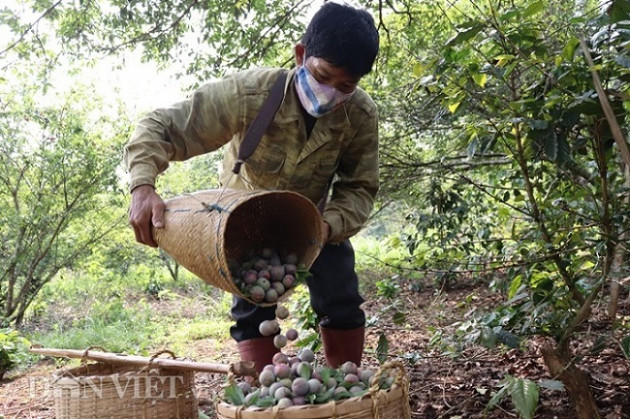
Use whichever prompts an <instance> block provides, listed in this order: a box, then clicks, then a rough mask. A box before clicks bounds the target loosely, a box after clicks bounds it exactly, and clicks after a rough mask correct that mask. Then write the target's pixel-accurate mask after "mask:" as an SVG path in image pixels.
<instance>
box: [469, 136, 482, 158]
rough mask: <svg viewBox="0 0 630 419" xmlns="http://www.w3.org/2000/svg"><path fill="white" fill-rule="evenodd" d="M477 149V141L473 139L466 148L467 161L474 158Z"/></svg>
mask: <svg viewBox="0 0 630 419" xmlns="http://www.w3.org/2000/svg"><path fill="white" fill-rule="evenodd" d="M477 147H479V141H478V140H477V139H476V138H475V139H474V140H472V141H471V142H470V144H468V148H467V150H466V151H467V153H466V154H467V155H468V158H469V159H471V158H473V157H475V154H477Z"/></svg>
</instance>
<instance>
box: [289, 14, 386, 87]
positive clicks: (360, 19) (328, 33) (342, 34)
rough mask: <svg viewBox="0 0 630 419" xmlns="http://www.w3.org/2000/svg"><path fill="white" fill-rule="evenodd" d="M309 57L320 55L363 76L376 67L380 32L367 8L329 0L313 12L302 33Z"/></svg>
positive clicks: (336, 65) (319, 56) (337, 65)
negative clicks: (375, 61)
mask: <svg viewBox="0 0 630 419" xmlns="http://www.w3.org/2000/svg"><path fill="white" fill-rule="evenodd" d="M302 43H303V44H304V46H305V48H306V57H304V58H305V59H306V58H307V57H311V56H312V57H317V58H322V59H324V60H326V61H328V62H329V63H330V64H332V65H333V66H335V67H340V68H343V69H345V70H346V71H347V72H348V73H350V74H352V75H354V76H357V77H362V76H364V75H365V74H367V73H369V72H370V71H371V70H372V65H373V64H374V60H375V59H376V55H377V54H378V46H379V36H378V31H377V30H376V26H375V25H374V18H372V15H370V13H368V12H367V11H366V10H361V9H355V8H353V7H351V6H348V5H342V4H337V3H325V4H324V5H323V6H322V7H321V8H320V9H319V10H318V11H317V13H315V15H314V16H313V19H311V22H310V23H309V24H308V27H307V28H306V33H305V34H304V36H303V37H302Z"/></svg>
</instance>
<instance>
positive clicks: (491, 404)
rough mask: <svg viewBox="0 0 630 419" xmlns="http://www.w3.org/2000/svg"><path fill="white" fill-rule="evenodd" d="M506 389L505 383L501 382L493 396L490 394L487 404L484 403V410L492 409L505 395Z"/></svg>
mask: <svg viewBox="0 0 630 419" xmlns="http://www.w3.org/2000/svg"><path fill="white" fill-rule="evenodd" d="M507 391H508V386H507V383H504V384H502V387H501V389H500V390H499V391H497V392H496V393H495V394H494V396H492V398H491V399H490V401H488V404H487V405H486V408H485V409H484V412H488V411H489V410H491V409H493V408H494V406H496V405H497V404H499V403H501V400H503V398H504V397H505V396H506V394H507Z"/></svg>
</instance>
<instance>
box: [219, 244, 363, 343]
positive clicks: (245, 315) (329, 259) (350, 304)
mask: <svg viewBox="0 0 630 419" xmlns="http://www.w3.org/2000/svg"><path fill="white" fill-rule="evenodd" d="M311 273H312V276H311V277H309V278H308V279H307V280H306V284H307V285H308V290H309V294H310V297H311V305H312V306H313V310H314V311H315V313H316V314H317V315H318V316H319V318H320V319H322V320H321V322H320V325H321V326H324V327H329V328H331V329H354V328H357V327H360V326H363V325H364V324H365V313H364V312H363V310H362V309H361V308H360V306H361V304H362V303H363V298H362V297H361V295H360V294H359V282H358V279H357V274H356V272H355V270H354V249H353V248H352V245H351V244H350V240H345V241H343V242H341V243H339V244H327V245H325V246H324V248H323V249H322V251H321V253H320V254H319V256H318V258H317V259H316V260H315V262H314V263H313V266H312V267H311ZM275 310H276V306H275V305H274V306H270V307H260V306H257V305H255V304H252V303H250V302H248V301H246V300H243V299H242V298H239V297H236V296H234V297H233V301H232V311H231V313H232V318H233V319H234V320H235V321H236V324H235V325H234V326H232V327H231V328H230V334H231V335H232V337H233V338H234V339H235V340H236V341H237V342H240V341H242V340H246V339H252V338H257V337H261V334H260V332H259V331H258V325H260V323H261V322H262V321H263V320H271V319H274V318H275V317H276V314H275Z"/></svg>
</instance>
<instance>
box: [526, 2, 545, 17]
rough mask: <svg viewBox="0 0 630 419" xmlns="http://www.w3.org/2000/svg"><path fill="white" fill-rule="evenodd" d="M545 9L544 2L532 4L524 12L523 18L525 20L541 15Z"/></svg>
mask: <svg viewBox="0 0 630 419" xmlns="http://www.w3.org/2000/svg"><path fill="white" fill-rule="evenodd" d="M544 7H545V6H544V4H543V2H542V1H536V2H534V3H531V4H530V5H529V6H527V8H526V9H525V11H524V12H523V17H524V18H525V17H529V16H533V15H535V14H537V13H540V11H541V10H543V9H544Z"/></svg>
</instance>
